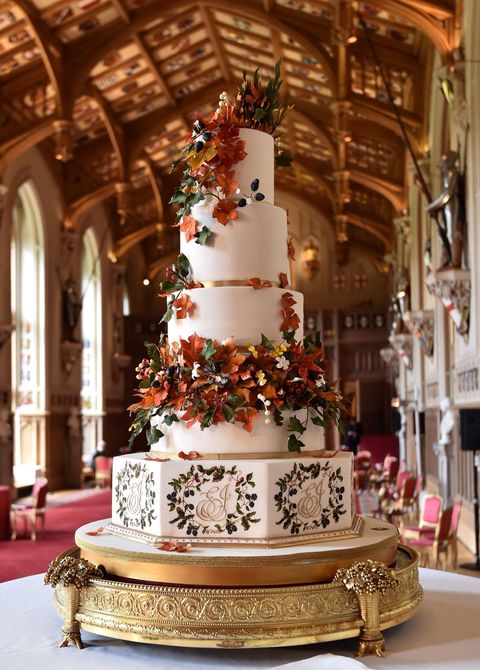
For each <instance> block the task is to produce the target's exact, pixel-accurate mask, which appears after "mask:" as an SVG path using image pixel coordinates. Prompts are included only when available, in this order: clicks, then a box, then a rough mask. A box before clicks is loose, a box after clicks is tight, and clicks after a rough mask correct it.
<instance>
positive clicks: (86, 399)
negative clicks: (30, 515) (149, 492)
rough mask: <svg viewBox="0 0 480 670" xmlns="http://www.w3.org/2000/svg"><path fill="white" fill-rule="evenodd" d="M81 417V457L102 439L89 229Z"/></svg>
mask: <svg viewBox="0 0 480 670" xmlns="http://www.w3.org/2000/svg"><path fill="white" fill-rule="evenodd" d="M82 343H83V350H82V392H81V395H82V416H83V456H84V459H85V460H86V459H88V456H89V454H91V452H92V451H94V450H95V447H96V446H97V444H98V442H99V441H100V440H101V439H102V416H103V375H102V288H101V273H100V260H99V254H98V244H97V240H96V238H95V234H94V232H93V230H92V229H91V228H89V229H88V230H87V231H86V232H85V235H84V237H83V247H82Z"/></svg>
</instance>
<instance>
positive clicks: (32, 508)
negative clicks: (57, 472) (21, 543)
mask: <svg viewBox="0 0 480 670" xmlns="http://www.w3.org/2000/svg"><path fill="white" fill-rule="evenodd" d="M47 490H48V481H47V480H46V479H37V480H36V481H35V484H34V485H33V490H32V498H31V502H30V503H24V504H19V503H13V504H12V505H10V523H11V526H12V540H15V539H16V538H17V520H18V519H19V518H23V521H24V525H25V530H27V524H28V521H30V522H31V531H30V537H31V539H32V540H36V539H37V518H38V517H40V519H41V520H42V532H43V531H44V530H45V507H46V502H47Z"/></svg>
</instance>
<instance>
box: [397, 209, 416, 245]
mask: <svg viewBox="0 0 480 670" xmlns="http://www.w3.org/2000/svg"><path fill="white" fill-rule="evenodd" d="M393 225H394V227H395V231H396V233H397V235H398V237H399V238H400V240H402V242H403V243H404V244H405V245H406V246H408V247H410V246H411V241H412V240H411V231H412V219H411V217H410V215H405V216H397V217H396V218H395V219H393Z"/></svg>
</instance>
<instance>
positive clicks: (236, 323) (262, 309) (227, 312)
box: [168, 286, 303, 345]
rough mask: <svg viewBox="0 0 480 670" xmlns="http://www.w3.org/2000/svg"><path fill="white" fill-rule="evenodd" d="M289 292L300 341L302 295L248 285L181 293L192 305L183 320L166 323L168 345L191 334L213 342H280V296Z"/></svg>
mask: <svg viewBox="0 0 480 670" xmlns="http://www.w3.org/2000/svg"><path fill="white" fill-rule="evenodd" d="M287 292H289V293H291V294H292V295H293V298H294V299H295V301H296V304H295V305H294V306H293V309H294V310H295V313H296V314H297V315H298V317H299V319H300V326H299V328H298V329H297V330H296V334H295V339H296V340H301V339H303V294H302V293H299V292H298V291H289V290H287V289H280V288H264V289H260V290H255V289H254V288H251V287H250V286H222V287H214V288H197V289H192V290H189V291H184V294H186V295H188V297H189V298H190V300H191V301H192V303H193V305H194V306H193V309H192V311H191V313H189V314H187V316H186V317H185V318H184V319H177V318H175V316H174V317H173V318H172V319H171V320H170V321H169V322H168V338H169V340H170V342H173V341H174V340H177V341H178V340H179V339H187V338H188V337H189V336H190V335H192V334H193V333H196V334H197V335H199V336H200V337H206V338H211V339H213V340H218V341H220V342H221V341H222V340H226V339H227V338H229V337H234V338H235V342H236V343H237V344H240V345H244V344H250V343H252V344H256V343H259V342H260V340H261V335H262V333H263V335H266V336H267V337H268V338H269V339H272V340H274V341H275V342H279V341H281V339H282V331H281V328H280V326H281V324H282V320H283V316H282V302H281V300H282V296H283V294H284V293H287Z"/></svg>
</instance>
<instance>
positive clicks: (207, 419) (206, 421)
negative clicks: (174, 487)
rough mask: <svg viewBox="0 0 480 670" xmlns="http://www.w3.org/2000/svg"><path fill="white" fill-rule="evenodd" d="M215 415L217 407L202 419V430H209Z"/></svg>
mask: <svg viewBox="0 0 480 670" xmlns="http://www.w3.org/2000/svg"><path fill="white" fill-rule="evenodd" d="M214 414H215V407H214V408H213V409H209V410H208V412H206V414H205V415H204V417H203V419H202V423H201V424H200V428H201V430H204V428H209V426H211V425H212V423H213V415H214ZM213 481H215V478H214V479H213Z"/></svg>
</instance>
